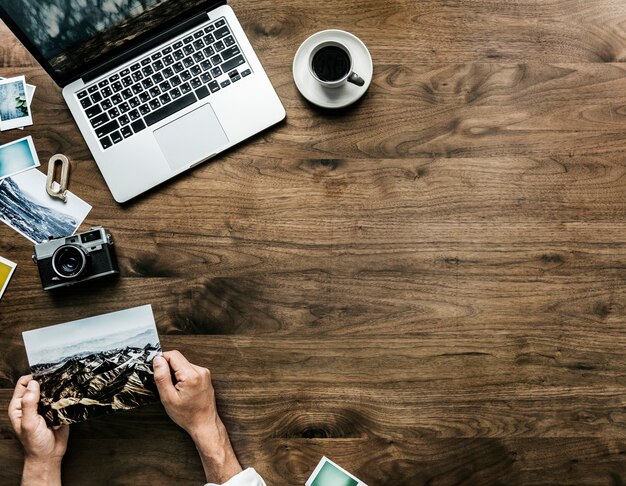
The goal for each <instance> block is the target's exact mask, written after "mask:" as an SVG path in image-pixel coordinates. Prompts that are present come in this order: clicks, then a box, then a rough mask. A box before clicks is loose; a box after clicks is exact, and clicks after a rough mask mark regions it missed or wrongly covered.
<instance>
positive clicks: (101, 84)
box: [98, 79, 109, 88]
mask: <svg viewBox="0 0 626 486" xmlns="http://www.w3.org/2000/svg"><path fill="white" fill-rule="evenodd" d="M108 84H109V80H108V79H105V80H104V81H100V82H99V83H98V87H99V88H104V87H105V86H108Z"/></svg>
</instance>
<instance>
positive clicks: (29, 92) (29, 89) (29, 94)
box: [0, 76, 37, 130]
mask: <svg viewBox="0 0 626 486" xmlns="http://www.w3.org/2000/svg"><path fill="white" fill-rule="evenodd" d="M3 79H6V78H3V77H2V76H0V81H2V80H3ZM36 89H37V86H34V85H32V84H28V83H26V101H28V106H29V107H30V106H31V105H32V104H33V98H34V97H35V90H36ZM18 130H24V127H18Z"/></svg>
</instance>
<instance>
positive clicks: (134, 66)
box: [130, 62, 141, 71]
mask: <svg viewBox="0 0 626 486" xmlns="http://www.w3.org/2000/svg"><path fill="white" fill-rule="evenodd" d="M140 67H141V64H139V63H138V62H136V63H135V64H133V65H132V66H131V67H130V70H131V71H137V69H139V68H140Z"/></svg>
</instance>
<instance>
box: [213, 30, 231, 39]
mask: <svg viewBox="0 0 626 486" xmlns="http://www.w3.org/2000/svg"><path fill="white" fill-rule="evenodd" d="M228 34H230V30H228V27H222V28H221V29H217V30H216V31H215V33H214V35H215V38H216V39H221V38H222V37H225V36H227V35H228Z"/></svg>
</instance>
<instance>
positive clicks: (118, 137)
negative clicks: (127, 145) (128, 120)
mask: <svg viewBox="0 0 626 486" xmlns="http://www.w3.org/2000/svg"><path fill="white" fill-rule="evenodd" d="M111 140H112V141H113V143H120V142H121V141H122V135H121V134H120V132H118V131H117V130H116V131H114V132H113V133H112V134H111Z"/></svg>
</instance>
